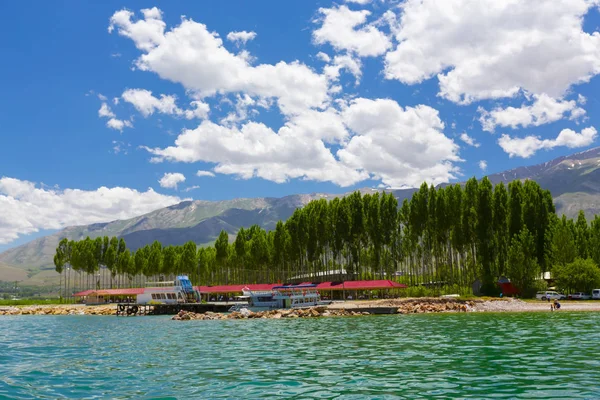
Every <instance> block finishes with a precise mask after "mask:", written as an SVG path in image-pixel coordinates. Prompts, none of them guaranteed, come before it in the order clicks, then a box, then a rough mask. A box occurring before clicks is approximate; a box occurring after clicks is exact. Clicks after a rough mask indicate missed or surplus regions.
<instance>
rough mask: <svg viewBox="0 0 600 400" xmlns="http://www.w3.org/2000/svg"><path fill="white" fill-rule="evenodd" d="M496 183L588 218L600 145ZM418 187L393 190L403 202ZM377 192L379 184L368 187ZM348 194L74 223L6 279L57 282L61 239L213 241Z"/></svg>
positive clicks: (192, 204) (137, 243)
mask: <svg viewBox="0 0 600 400" xmlns="http://www.w3.org/2000/svg"><path fill="white" fill-rule="evenodd" d="M488 178H489V179H490V180H491V181H492V183H494V184H497V183H500V182H504V183H508V182H510V181H513V180H516V179H520V180H525V179H532V180H535V181H536V182H538V183H539V184H540V186H542V187H543V188H544V189H548V190H550V192H551V193H552V196H553V198H554V202H555V205H556V210H557V213H559V214H565V215H567V216H568V217H575V216H576V215H577V213H578V212H579V210H580V209H582V210H584V211H585V212H586V215H587V217H588V218H593V215H595V214H596V213H598V212H599V211H600V147H598V148H594V149H590V150H587V151H584V152H579V153H576V154H572V155H569V156H564V157H560V158H556V159H554V160H552V161H548V162H546V163H543V164H538V165H534V166H529V167H519V168H515V169H512V170H509V171H505V172H501V173H497V174H493V175H488ZM415 190H416V189H403V190H394V191H392V192H393V193H394V195H395V196H396V197H397V198H398V201H399V202H402V201H403V200H404V199H405V198H410V197H411V196H412V194H413V193H414V192H415ZM361 191H362V192H375V191H376V190H375V189H362V190H361ZM339 196H343V194H342V195H335V194H324V193H313V194H298V195H290V196H286V197H282V198H254V199H244V198H239V199H233V200H223V201H204V200H194V201H184V202H181V203H179V204H176V205H173V206H170V207H166V208H162V209H159V210H155V211H152V212H150V213H148V214H144V215H141V216H139V217H135V218H131V219H128V220H118V221H112V222H106V223H97V224H91V225H82V226H72V227H67V228H65V229H62V230H60V231H58V232H56V233H54V234H51V235H48V236H45V237H41V238H38V239H35V240H32V241H31V242H29V243H26V244H24V245H21V246H18V247H15V248H12V249H9V250H6V251H5V252H3V253H1V254H0V280H4V281H9V280H19V281H23V282H22V284H31V285H47V284H50V283H54V281H56V279H57V274H56V273H55V272H54V265H53V263H52V258H53V256H54V251H55V249H56V246H57V244H58V242H59V240H60V239H61V238H63V237H66V238H68V239H72V240H79V239H84V238H85V237H86V236H89V237H91V238H95V237H98V236H118V237H123V238H124V239H125V241H126V243H127V245H128V247H129V248H130V249H132V250H135V249H138V248H139V247H142V246H144V245H146V244H149V243H152V242H153V241H154V240H158V241H159V242H161V243H162V244H163V245H181V244H183V243H185V242H187V241H189V240H193V241H194V242H196V243H197V244H198V245H208V244H210V243H212V242H213V241H214V240H215V239H216V237H217V236H218V235H219V233H220V231H221V230H222V229H224V230H225V231H227V232H228V233H229V234H230V236H231V238H233V236H234V235H235V233H236V232H237V231H238V230H239V228H240V227H248V226H251V225H253V224H258V225H260V226H262V227H263V228H265V229H273V228H275V225H276V223H277V221H279V220H286V219H287V218H289V217H290V216H291V215H292V213H293V212H294V210H295V209H296V208H298V207H303V206H304V205H306V204H307V203H308V202H310V201H312V200H316V199H321V198H325V199H328V200H330V199H333V198H335V197H339Z"/></svg>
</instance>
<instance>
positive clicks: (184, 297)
mask: <svg viewBox="0 0 600 400" xmlns="http://www.w3.org/2000/svg"><path fill="white" fill-rule="evenodd" d="M198 302H200V292H198V290H196V289H194V287H193V286H192V282H191V281H190V278H188V276H187V275H178V276H177V277H176V278H175V280H174V281H163V282H148V283H147V284H146V287H145V288H144V291H143V293H140V294H138V295H137V303H138V304H148V303H154V304H157V303H158V304H177V303H198Z"/></svg>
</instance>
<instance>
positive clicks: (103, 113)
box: [98, 103, 133, 132]
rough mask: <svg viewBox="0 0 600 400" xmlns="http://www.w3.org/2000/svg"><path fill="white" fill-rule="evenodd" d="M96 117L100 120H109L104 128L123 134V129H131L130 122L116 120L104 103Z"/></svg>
mask: <svg viewBox="0 0 600 400" xmlns="http://www.w3.org/2000/svg"><path fill="white" fill-rule="evenodd" d="M98 116H99V117H101V118H109V120H108V121H106V126H107V127H109V128H111V129H114V130H117V131H119V132H123V128H133V124H132V123H131V121H127V120H120V119H118V118H117V117H116V115H115V113H113V112H112V110H111V109H110V107H109V106H108V105H107V104H106V103H102V105H101V106H100V109H99V110H98Z"/></svg>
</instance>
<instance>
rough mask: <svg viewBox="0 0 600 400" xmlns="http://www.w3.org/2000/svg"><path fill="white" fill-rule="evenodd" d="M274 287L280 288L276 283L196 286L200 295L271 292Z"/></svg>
mask: <svg viewBox="0 0 600 400" xmlns="http://www.w3.org/2000/svg"><path fill="white" fill-rule="evenodd" d="M275 286H280V285H279V284H276V283H251V284H247V285H218V286H196V289H198V290H199V291H200V293H237V292H240V293H241V292H242V289H243V288H246V287H247V288H248V289H250V290H258V291H260V290H271V289H273V288H274V287H275Z"/></svg>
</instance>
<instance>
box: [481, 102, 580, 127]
mask: <svg viewBox="0 0 600 400" xmlns="http://www.w3.org/2000/svg"><path fill="white" fill-rule="evenodd" d="M533 98H534V101H533V104H532V105H530V106H526V105H524V104H523V105H522V106H521V107H520V108H515V107H507V108H500V107H498V108H495V109H494V110H492V111H489V112H488V111H486V110H484V109H482V108H480V109H479V112H480V113H481V117H480V118H479V122H481V125H482V127H483V130H484V131H488V132H494V130H495V129H496V127H497V126H502V127H506V126H509V127H511V128H513V129H515V128H517V127H519V125H520V126H521V127H523V128H527V127H529V126H540V125H543V124H548V123H550V122H555V121H558V120H560V119H562V118H563V117H564V116H565V114H567V113H570V117H569V118H570V119H579V118H581V117H582V116H584V115H585V110H584V109H583V108H581V107H578V106H577V102H576V101H575V100H570V101H566V100H557V99H554V98H552V97H550V96H548V95H546V94H541V95H534V96H533Z"/></svg>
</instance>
